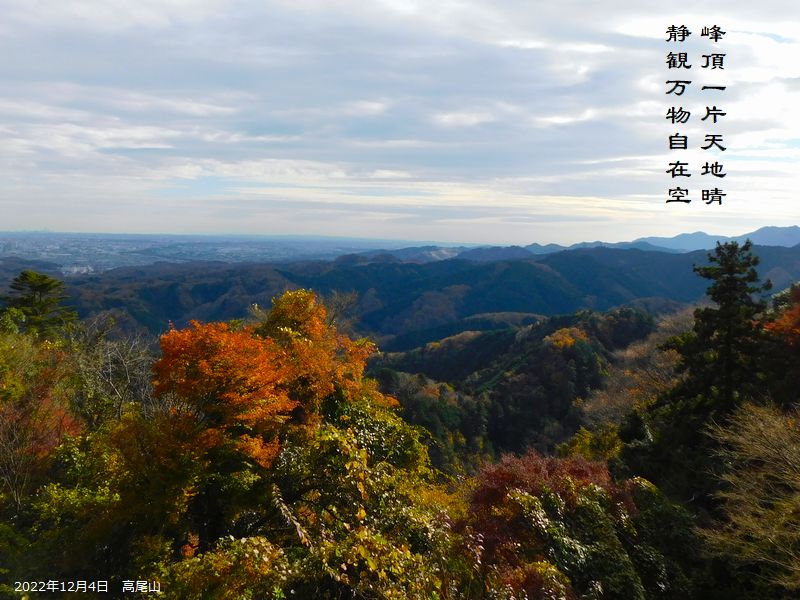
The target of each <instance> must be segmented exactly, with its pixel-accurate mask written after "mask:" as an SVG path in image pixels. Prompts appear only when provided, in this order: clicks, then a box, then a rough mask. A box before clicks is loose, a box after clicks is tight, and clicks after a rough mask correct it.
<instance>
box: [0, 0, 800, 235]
mask: <svg viewBox="0 0 800 600" xmlns="http://www.w3.org/2000/svg"><path fill="white" fill-rule="evenodd" d="M671 5H672V6H671ZM674 6H678V5H677V4H676V3H670V2H663V3H655V2H641V1H639V0H628V1H622V0H596V1H592V2H588V1H582V2H578V1H564V0H562V1H560V2H558V3H556V2H544V1H543V0H491V1H490V0H435V1H434V0H428V1H423V0H372V1H369V0H261V1H235V0H231V1H222V0H219V1H216V0H202V1H201V0H96V1H95V0H0V53H1V54H0V55H1V56H2V57H3V58H2V60H1V61H0V230H22V229H43V228H49V229H52V230H56V231H102V232H172V233H262V234H320V235H341V236H356V237H380V238H392V239H406V240H437V241H451V242H481V243H503V244H509V243H531V242H542V243H545V242H561V243H569V242H576V241H585V240H596V239H601V240H605V241H620V240H626V239H633V238H635V237H640V236H645V235H674V234H677V233H680V232H684V231H696V230H705V231H707V232H709V233H718V234H741V233H745V232H747V231H751V230H753V229H756V228H758V227H760V226H763V225H795V224H800V199H799V198H798V190H799V189H800V168H798V166H800V112H799V111H798V107H800V6H798V5H797V3H796V0H785V1H781V0H760V1H759V2H752V1H751V0H747V1H746V2H745V1H742V0H725V1H717V2H697V1H695V2H683V3H680V8H681V10H677V9H675V8H673V7H674ZM690 7H693V8H690ZM684 9H689V10H684ZM672 24H675V25H682V24H685V25H687V26H688V27H689V29H690V30H691V31H692V32H693V33H692V35H691V36H690V37H689V39H688V40H687V41H686V42H684V43H683V44H677V43H668V42H667V41H666V33H665V32H666V28H667V26H669V25H672ZM711 25H719V26H720V27H721V28H722V29H723V30H724V31H726V32H727V34H726V35H725V36H724V37H723V38H722V39H721V40H720V41H718V42H717V43H716V44H715V43H713V42H712V41H710V40H709V39H708V38H705V37H702V36H701V35H700V32H701V29H702V27H703V26H711ZM669 51H675V52H678V51H685V52H688V54H689V58H690V60H689V63H690V64H692V69H689V70H684V69H668V68H667V65H666V55H667V53H668V52H669ZM710 52H724V53H725V54H726V56H725V59H724V60H725V62H724V69H723V70H719V69H716V70H712V69H701V68H700V66H701V64H703V62H704V61H703V59H702V58H701V55H702V54H703V53H710ZM667 79H687V80H692V84H691V85H690V86H689V87H688V89H687V90H686V92H685V93H684V95H683V96H680V97H677V96H675V95H667V94H666V93H665V92H666V90H667V86H666V84H665V81H666V80H667ZM703 84H706V85H726V86H727V89H726V90H724V91H715V90H706V91H701V90H700V85H703ZM708 104H711V105H716V106H718V107H719V108H720V109H722V110H724V111H725V112H727V115H726V116H725V117H723V118H721V119H720V120H719V122H718V123H717V124H716V125H713V124H711V123H710V121H706V122H701V121H700V120H699V118H700V116H702V115H703V114H704V113H705V107H706V105H708ZM673 105H675V106H683V107H684V108H686V109H689V110H691V112H692V117H691V118H690V121H689V122H688V123H687V124H685V125H673V124H670V123H669V122H668V121H667V120H666V118H665V115H666V111H667V109H668V108H669V107H670V106H673ZM676 132H681V133H684V134H686V135H688V137H689V148H690V149H689V150H686V151H678V150H672V151H670V150H669V149H668V140H667V138H668V136H669V135H670V134H673V133H676ZM708 133H715V134H722V135H723V136H724V137H723V140H724V145H725V147H726V148H727V150H726V151H724V152H722V151H720V150H718V149H714V148H712V149H711V150H707V151H704V150H699V148H698V147H699V146H700V145H701V144H702V143H703V141H704V135H705V134H708ZM676 160H682V161H686V162H689V163H690V168H689V169H690V172H691V173H693V176H692V177H691V178H690V179H685V178H677V179H672V178H671V177H670V176H669V175H668V174H667V173H666V172H665V171H666V169H667V168H668V166H669V162H670V161H676ZM707 160H710V161H712V162H713V161H718V162H721V163H723V164H724V167H725V171H727V172H728V176H727V177H725V178H724V179H719V178H714V177H712V176H708V175H707V176H702V175H701V174H700V167H701V166H702V164H704V162H705V161H707ZM677 186H681V187H685V188H688V189H689V190H690V191H691V192H692V194H691V197H692V198H694V201H693V202H692V203H691V204H679V203H671V204H667V203H666V202H665V200H666V198H667V190H668V189H669V188H671V187H677ZM713 187H718V188H721V189H722V190H723V191H724V192H725V193H726V194H727V196H726V197H725V199H724V200H723V203H722V205H721V206H719V205H716V204H713V205H706V204H704V203H703V202H702V201H701V200H700V194H701V192H700V190H701V189H703V188H713Z"/></svg>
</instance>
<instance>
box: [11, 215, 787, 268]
mask: <svg viewBox="0 0 800 600" xmlns="http://www.w3.org/2000/svg"><path fill="white" fill-rule="evenodd" d="M748 238H749V239H750V240H752V242H753V243H754V244H757V245H760V246H784V247H792V246H796V245H797V244H800V227H798V226H792V227H762V228H761V229H758V230H756V231H752V232H750V233H746V234H743V235H739V236H733V237H730V236H722V235H709V234H707V233H703V232H695V233H682V234H680V235H676V236H674V237H669V238H667V237H646V238H638V239H635V240H633V241H631V242H616V243H609V242H600V241H596V242H581V243H578V244H572V245H571V246H561V245H559V244H545V245H542V244H538V243H532V244H529V245H527V246H478V245H454V244H440V243H436V244H433V243H425V244H424V245H414V243H413V242H399V241H386V240H376V239H353V238H332V237H320V236H241V235H239V236H224V235H217V236H207V235H160V234H159V235H156V234H154V235H133V234H100V233H91V234H77V233H51V232H16V233H3V232H0V260H6V261H8V260H12V259H14V258H16V259H20V260H33V261H44V262H46V263H49V264H51V265H53V268H54V269H55V271H56V272H59V273H60V274H61V275H62V276H66V277H73V276H80V275H85V274H89V273H97V272H102V271H107V270H109V269H114V268H117V267H126V266H142V265H151V264H155V263H158V262H170V263H187V262H194V261H221V262H227V263H243V262H270V263H283V264H288V263H292V262H307V261H319V260H340V261H345V262H347V261H350V262H352V263H353V264H359V263H360V264H363V263H364V262H391V261H393V260H394V261H399V262H414V263H427V262H436V261H441V260H448V259H451V258H456V257H458V258H461V259H463V260H469V261H472V262H493V261H498V260H521V259H526V258H534V257H536V256H542V255H548V254H554V253H556V252H562V251H564V250H577V249H580V248H599V247H602V248H617V249H637V250H643V251H649V252H672V253H683V252H692V251H694V250H708V249H711V248H713V247H714V246H715V244H716V243H717V242H718V241H719V242H727V241H731V240H736V241H739V242H742V241H744V240H745V239H748Z"/></svg>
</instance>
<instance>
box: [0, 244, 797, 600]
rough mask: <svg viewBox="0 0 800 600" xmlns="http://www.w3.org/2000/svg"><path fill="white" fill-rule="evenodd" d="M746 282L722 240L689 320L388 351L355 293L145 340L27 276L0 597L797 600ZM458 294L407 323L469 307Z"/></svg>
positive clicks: (779, 364) (778, 316) (770, 313)
mask: <svg viewBox="0 0 800 600" xmlns="http://www.w3.org/2000/svg"><path fill="white" fill-rule="evenodd" d="M559 260H563V259H559ZM758 267H759V262H758V259H757V258H756V257H755V256H754V255H753V253H752V248H751V246H750V244H749V243H744V244H741V245H739V244H737V243H735V242H732V243H729V244H723V245H719V246H718V247H717V249H716V250H715V251H714V252H713V253H711V254H710V255H709V257H708V262H707V264H705V265H701V266H697V267H695V269H694V270H695V273H696V274H697V275H699V277H698V278H697V279H698V280H705V285H706V286H707V296H708V301H707V303H706V304H704V305H702V306H699V307H698V308H696V309H695V310H694V312H693V314H692V313H690V312H684V313H682V314H681V313H676V314H672V315H666V316H660V317H653V316H650V315H648V314H645V313H643V312H641V311H640V310H637V309H634V308H618V309H614V310H608V311H605V312H595V311H591V310H581V311H579V312H576V313H574V314H565V315H561V316H549V317H548V316H544V315H535V316H534V317H533V318H529V317H528V316H522V315H520V314H518V313H513V314H512V313H502V311H501V310H499V309H498V310H495V311H494V314H495V315H496V316H495V317H492V318H493V319H494V323H495V325H497V324H498V323H500V326H492V327H490V328H486V329H478V330H469V329H463V330H461V331H454V332H447V333H445V334H444V335H443V336H441V337H440V338H437V339H430V340H424V339H423V340H422V341H421V342H420V344H418V345H417V346H416V347H410V348H401V349H400V350H399V351H397V352H391V353H383V354H379V353H376V348H375V345H374V343H373V342H372V341H370V340H368V339H366V338H359V337H358V336H357V335H354V334H353V333H352V332H353V331H354V330H357V325H355V326H354V323H356V322H357V321H358V315H356V316H355V317H354V315H353V313H352V311H351V310H350V309H351V308H352V307H353V306H358V307H360V308H361V309H362V310H363V307H364V306H367V305H368V304H365V303H369V302H373V303H374V302H375V300H376V299H375V298H372V299H371V300H370V299H369V298H365V296H364V295H359V296H358V297H356V296H351V295H348V294H341V295H338V296H331V295H330V292H331V289H327V290H323V291H324V292H325V293H326V294H328V296H327V298H328V300H329V301H328V305H327V306H326V304H325V303H324V302H323V301H322V299H321V298H322V297H321V296H320V295H318V294H317V293H315V292H312V291H310V290H307V289H295V290H292V291H286V292H284V293H281V294H278V295H276V296H275V298H274V300H273V301H272V303H271V306H269V307H263V306H262V307H260V308H258V307H256V308H254V309H253V310H251V311H250V312H249V313H245V312H242V313H241V314H239V315H237V318H236V319H234V320H230V319H228V320H224V321H219V320H217V321H214V320H209V321H206V322H201V321H197V320H194V321H191V322H190V323H188V324H187V325H186V326H182V325H181V326H178V327H174V326H173V327H172V328H170V329H169V330H167V331H166V332H165V333H163V334H162V335H160V337H159V338H158V343H157V346H156V347H154V346H153V345H152V344H150V343H149V341H148V340H147V339H146V338H137V337H130V336H127V335H125V334H124V332H121V331H119V330H118V329H117V328H116V327H115V325H114V323H113V322H112V321H110V320H108V319H106V318H103V317H96V318H93V319H84V320H82V321H77V320H75V315H74V313H73V312H72V309H71V308H69V306H68V299H67V298H66V296H65V293H64V288H63V286H62V284H61V282H59V281H58V280H55V279H53V278H51V277H48V276H46V275H42V274H40V273H37V272H34V271H26V272H24V273H21V274H20V275H19V276H18V277H17V278H16V279H14V282H13V284H12V285H11V286H10V288H9V291H8V293H7V294H6V295H5V296H4V297H3V301H2V305H1V307H0V596H2V597H7V598H24V597H27V598H36V597H59V595H61V594H60V592H59V591H57V590H51V591H47V590H46V589H45V591H43V592H42V591H39V590H34V591H31V588H30V582H40V581H43V582H45V583H47V582H50V581H63V582H70V581H80V580H82V581H87V580H97V579H103V580H105V581H107V584H108V588H109V590H110V594H111V596H115V597H120V596H122V593H121V590H122V586H123V585H124V582H126V581H130V580H142V581H149V582H158V585H159V586H160V589H161V591H162V595H163V596H164V597H167V598H198V599H200V598H231V599H234V598H235V599H240V598H254V599H255V598H273V599H280V598H289V597H295V598H321V599H325V598H329V599H344V598H351V599H354V600H355V599H379V598H398V599H399V598H419V599H430V598H439V599H442V600H444V599H488V598H493V599H498V600H499V599H507V600H511V599H522V598H528V599H534V598H541V599H545V598H548V599H549V598H564V599H578V598H581V599H582V598H597V599H608V598H619V599H626V600H627V599H631V598H642V599H645V598H646V599H657V598H658V599H668V598H698V599H701V598H702V599H706V598H709V599H715V598H719V599H722V598H752V599H757V598H758V599H763V598H776V599H777V598H788V597H791V596H792V594H795V593H796V592H797V590H798V589H800V565H799V564H798V561H797V558H796V557H797V555H798V553H799V552H800V537H799V536H798V535H797V531H798V523H797V513H798V508H797V506H796V505H797V496H798V486H797V481H798V477H797V474H798V472H800V451H799V450H798V448H800V442H798V439H797V437H798V436H797V427H798V425H797V422H798V421H797V420H798V415H797V411H796V402H797V396H796V389H797V382H798V381H800V291H799V290H800V288H798V287H790V288H789V289H787V290H786V291H785V292H781V293H779V294H777V295H775V296H773V297H772V298H768V297H767V294H768V288H769V285H768V284H767V283H766V282H762V281H761V280H760V278H759V275H758V272H757V268H758ZM465 268H466V267H465ZM493 268H497V266H495V267H493ZM523 268H524V269H526V272H527V269H529V267H523ZM534 269H535V270H538V271H541V268H540V267H535V268H534ZM507 271H508V269H505V270H503V271H501V272H500V273H495V274H494V276H495V277H500V278H502V276H504V275H503V273H506V272H507ZM689 275H691V269H690V270H689ZM386 276H387V277H389V276H390V275H388V274H387V275H386ZM547 276H548V277H549V275H547ZM542 281H544V280H542ZM242 285H244V282H243V283H242ZM331 285H332V284H331ZM458 285H460V284H458V283H457V282H456V281H450V283H449V286H450V287H448V286H444V287H443V288H441V291H440V292H436V293H438V294H440V296H436V295H428V296H426V297H425V298H426V299H425V304H424V305H423V306H421V307H418V308H419V310H420V311H422V312H424V310H425V309H424V306H429V307H432V306H438V305H442V306H448V304H447V301H449V302H451V304H450V305H452V301H453V299H454V298H460V300H458V302H461V303H462V304H461V305H462V306H463V305H466V304H468V303H469V302H472V300H471V296H470V292H469V291H468V290H464V289H461V290H460V291H459V288H458ZM344 291H347V290H344ZM432 293H433V292H432ZM459 294H460V296H459ZM448 299H449V300H448ZM548 301H553V302H555V299H554V298H551V299H550V300H548ZM437 303H438V304H437ZM441 303H444V304H441ZM511 308H513V307H504V309H506V310H510V309H511ZM380 310H388V309H386V307H384V308H381V309H380ZM410 314H411V313H408V314H405V316H403V315H396V317H392V315H391V313H390V311H389V312H385V314H384V315H383V316H382V317H381V319H383V321H381V322H383V323H387V322H391V321H392V319H393V318H396V321H395V322H396V323H404V322H407V319H408V318H409V315H410ZM420 314H422V313H420ZM501 314H502V315H503V316H502V317H501V316H497V315H501ZM376 322H377V321H376ZM420 339H422V338H420ZM15 582H18V583H15ZM21 582H28V587H27V588H26V589H25V590H23V589H22V584H21ZM67 595H68V594H67ZM85 595H86V596H87V597H92V596H96V597H109V596H108V595H107V594H102V593H98V592H96V591H95V593H94V594H92V593H89V592H87V593H86V594H85ZM139 595H142V596H144V595H146V594H144V593H142V594H139ZM129 596H130V597H134V596H136V594H135V593H132V594H129Z"/></svg>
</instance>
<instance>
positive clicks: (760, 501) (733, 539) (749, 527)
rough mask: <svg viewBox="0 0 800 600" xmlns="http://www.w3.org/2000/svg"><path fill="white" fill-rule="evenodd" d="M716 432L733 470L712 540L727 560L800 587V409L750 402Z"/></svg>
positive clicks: (721, 495)
mask: <svg viewBox="0 0 800 600" xmlns="http://www.w3.org/2000/svg"><path fill="white" fill-rule="evenodd" d="M710 433H711V435H712V437H713V438H714V439H715V440H716V441H717V442H718V443H719V445H720V450H719V454H720V456H721V457H722V458H723V460H724V461H725V464H726V465H728V468H727V470H726V472H725V473H724V475H723V476H722V481H723V483H724V487H723V488H722V490H721V491H720V492H718V494H717V496H718V498H719V499H720V500H721V501H722V513H723V517H724V518H723V521H722V523H718V524H716V526H715V527H714V528H709V529H706V530H705V531H704V534H705V537H706V539H707V540H708V541H709V542H710V544H711V547H712V548H713V550H714V551H715V553H717V554H718V555H720V556H722V557H723V558H724V559H725V560H730V561H734V562H737V563H740V564H741V563H744V564H748V563H749V564H751V565H753V564H755V565H757V566H759V567H760V568H761V569H762V573H764V574H765V578H766V580H767V581H768V582H769V583H770V584H772V585H777V586H779V587H783V588H785V589H787V590H800V412H798V410H794V411H792V412H791V413H789V414H785V413H784V412H783V411H781V410H780V409H779V408H777V407H775V406H770V405H767V406H757V405H754V404H745V405H744V406H742V407H741V408H740V409H739V410H737V411H736V412H735V413H734V414H733V416H732V417H731V419H730V420H729V421H728V423H727V424H726V425H724V426H722V425H714V426H713V427H711V429H710Z"/></svg>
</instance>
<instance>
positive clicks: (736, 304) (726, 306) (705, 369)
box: [667, 240, 772, 411]
mask: <svg viewBox="0 0 800 600" xmlns="http://www.w3.org/2000/svg"><path fill="white" fill-rule="evenodd" d="M751 248H752V244H751V242H750V240H747V241H746V242H745V243H744V244H742V245H741V246H739V244H738V243H737V242H728V243H725V244H720V243H719V242H718V243H717V247H716V249H715V251H714V253H713V254H709V255H708V260H709V262H710V264H709V265H707V266H702V267H698V266H695V267H694V271H695V273H697V274H698V275H700V276H701V277H704V278H705V279H708V280H710V281H711V282H712V283H711V285H710V286H709V288H708V289H707V290H706V295H707V296H708V297H709V298H710V299H711V301H712V302H714V303H715V304H716V306H711V307H704V308H698V309H697V310H696V311H695V313H694V317H695V320H694V328H693V331H692V332H690V333H687V334H685V335H682V336H678V337H676V338H674V339H673V340H672V341H671V342H668V343H667V347H672V348H674V349H675V350H677V351H678V353H679V354H680V355H681V360H680V363H679V365H678V370H679V371H681V372H686V374H687V377H686V380H685V381H684V383H683V385H681V386H679V388H678V390H679V392H680V393H681V395H683V396H697V395H702V396H703V397H704V398H705V400H706V402H707V403H708V404H709V405H710V406H711V407H712V409H722V410H723V411H730V410H732V409H733V408H735V406H736V405H737V404H738V402H739V401H740V400H741V399H742V398H743V397H751V396H754V395H757V394H758V393H759V391H760V389H763V380H764V377H763V375H762V376H760V377H759V375H760V371H759V367H760V366H761V365H760V362H761V359H762V348H763V344H762V341H763V335H762V328H761V326H760V324H759V322H758V318H759V316H760V315H761V314H762V313H763V312H764V310H765V309H766V302H765V301H764V300H763V299H762V298H758V297H755V296H757V295H759V294H763V293H764V292H766V291H768V290H769V289H771V287H772V284H771V283H770V282H769V281H767V282H765V283H764V284H760V283H759V277H758V273H757V272H756V269H755V268H756V266H758V263H759V259H758V257H756V256H754V255H753V254H752V252H751Z"/></svg>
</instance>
